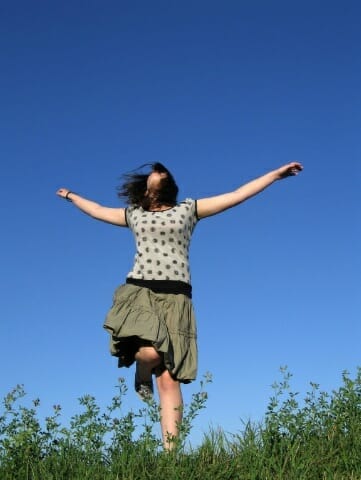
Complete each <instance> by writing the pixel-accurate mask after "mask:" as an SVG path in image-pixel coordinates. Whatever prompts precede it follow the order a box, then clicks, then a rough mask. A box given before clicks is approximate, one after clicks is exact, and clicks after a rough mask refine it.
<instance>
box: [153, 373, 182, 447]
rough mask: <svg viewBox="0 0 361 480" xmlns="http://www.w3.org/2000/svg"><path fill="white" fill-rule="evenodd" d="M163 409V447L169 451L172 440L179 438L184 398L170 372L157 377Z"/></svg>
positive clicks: (161, 421)
mask: <svg viewBox="0 0 361 480" xmlns="http://www.w3.org/2000/svg"><path fill="white" fill-rule="evenodd" d="M157 386H158V392H159V399H160V407H161V412H160V413H161V419H160V424H161V428H162V437H163V445H164V448H165V449H167V450H171V449H172V447H173V442H172V438H173V437H177V436H178V424H179V423H180V422H181V420H182V409H183V398H182V392H181V388H180V383H179V382H178V381H177V380H174V379H173V378H172V376H171V375H170V373H169V372H168V370H164V372H162V373H161V374H160V375H158V376H157Z"/></svg>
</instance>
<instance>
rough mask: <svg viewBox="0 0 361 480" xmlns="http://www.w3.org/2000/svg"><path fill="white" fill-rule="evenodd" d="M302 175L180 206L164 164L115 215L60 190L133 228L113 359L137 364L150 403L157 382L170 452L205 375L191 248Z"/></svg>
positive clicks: (132, 180) (140, 387) (131, 189)
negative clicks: (211, 222)
mask: <svg viewBox="0 0 361 480" xmlns="http://www.w3.org/2000/svg"><path fill="white" fill-rule="evenodd" d="M301 170H302V165H301V164H300V163H298V162H291V163H288V164H287V165H284V166H282V167H280V168H278V169H276V170H273V171H271V172H269V173H266V174H265V175H263V176H261V177H259V178H256V179H255V180H252V181H250V182H248V183H246V184H244V185H242V186H241V187H239V188H238V189H237V190H235V191H232V192H229V193H225V194H222V195H217V196H214V197H209V198H203V199H198V200H193V199H186V200H184V201H182V202H180V203H178V201H177V195H178V187H177V184H176V182H175V180H174V178H173V176H172V174H171V173H170V172H169V170H167V169H166V168H165V167H164V166H163V165H162V164H161V163H154V164H151V171H150V172H148V173H146V174H142V173H131V174H127V175H125V181H124V183H123V185H122V186H121V187H120V188H119V196H120V197H121V198H125V199H126V202H127V207H126V208H109V207H104V206H102V205H99V204H98V203H95V202H93V201H91V200H87V199H86V198H83V197H81V196H80V195H78V194H77V193H74V192H72V191H71V190H68V189H67V188H60V189H59V190H58V191H57V195H59V196H60V197H62V198H64V199H66V200H69V201H70V202H72V203H73V204H74V205H75V206H76V207H77V208H79V209H80V210H81V211H83V212H84V213H86V214H87V215H90V216H91V217H93V218H95V219H97V220H102V221H104V222H107V223H111V224H113V225H117V226H121V227H128V228H130V229H131V231H132V232H133V234H134V238H135V243H136V253H135V258H134V264H133V268H132V270H131V271H130V272H129V273H128V275H127V277H126V282H125V283H124V284H123V285H121V286H120V287H118V289H117V290H116V291H115V294H114V299H113V305H112V308H111V309H110V311H109V313H108V315H107V317H106V320H105V324H104V328H105V329H106V330H107V331H108V332H109V333H110V336H111V354H112V355H114V356H116V357H118V364H119V367H123V366H125V367H129V366H130V365H132V364H133V363H134V362H135V363H136V368H135V382H134V383H135V390H136V392H137V393H138V395H139V396H140V398H141V399H143V400H148V399H150V398H151V397H152V396H153V380H152V379H153V375H154V376H155V378H156V384H157V388H158V393H159V399H160V406H161V429H162V438H163V443H164V447H165V448H166V449H170V448H172V443H173V442H172V439H174V438H176V437H177V435H178V426H179V424H180V422H181V419H182V405H183V400H182V393H181V388H180V384H181V383H189V382H191V381H192V380H194V379H195V378H196V373H197V334H196V322H195V316H194V312H193V305H192V300H191V299H192V286H191V277H190V268H189V244H190V240H191V236H192V232H193V230H194V227H195V225H196V223H197V222H198V220H200V219H202V218H205V217H209V216H211V215H215V214H218V213H220V212H223V211H224V210H227V209H229V208H231V207H235V206H236V205H238V204H240V203H242V202H244V201H245V200H248V199H249V198H251V197H253V196H255V195H257V194H258V193H260V192H262V191H263V190H264V189H266V188H267V187H269V186H270V185H272V184H273V183H275V182H276V181H277V180H281V179H283V178H286V177H289V176H294V175H297V174H298V173H299V172H300V171H301Z"/></svg>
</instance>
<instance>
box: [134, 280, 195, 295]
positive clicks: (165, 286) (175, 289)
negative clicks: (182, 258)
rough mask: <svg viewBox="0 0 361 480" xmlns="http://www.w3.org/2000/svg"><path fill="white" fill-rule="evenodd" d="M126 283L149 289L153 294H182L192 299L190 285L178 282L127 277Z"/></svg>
mask: <svg viewBox="0 0 361 480" xmlns="http://www.w3.org/2000/svg"><path fill="white" fill-rule="evenodd" d="M126 283H131V284H132V285H137V287H145V288H149V289H150V290H152V292H154V293H175V294H183V295H186V296H187V297H189V298H192V285H190V284H189V283H186V282H181V281H179V280H142V279H140V278H131V277H128V278H127V280H126Z"/></svg>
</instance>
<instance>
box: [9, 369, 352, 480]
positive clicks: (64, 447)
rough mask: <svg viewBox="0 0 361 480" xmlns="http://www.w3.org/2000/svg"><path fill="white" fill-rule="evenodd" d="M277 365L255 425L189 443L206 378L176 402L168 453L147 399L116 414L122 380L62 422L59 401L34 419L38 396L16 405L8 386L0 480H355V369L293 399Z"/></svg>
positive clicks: (17, 395)
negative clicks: (178, 409)
mask: <svg viewBox="0 0 361 480" xmlns="http://www.w3.org/2000/svg"><path fill="white" fill-rule="evenodd" d="M281 371H282V378H281V381H279V382H277V383H275V384H274V385H273V396H272V397H271V398H270V400H269V403H268V407H267V410H266V412H265V420H264V421H263V422H262V423H260V424H252V423H251V422H248V423H246V424H244V426H243V429H242V430H241V431H239V432H236V433H234V434H225V433H224V432H223V431H222V430H220V429H219V430H209V432H208V433H207V434H206V435H205V436H204V438H203V440H202V443H201V444H200V445H199V446H197V447H196V448H191V447H189V445H187V439H188V437H189V433H190V431H191V428H192V422H193V421H194V418H195V417H196V416H197V415H198V414H199V413H200V411H201V410H202V409H203V408H205V406H206V401H207V394H206V392H205V391H204V387H205V386H206V384H207V383H208V382H209V381H210V378H209V377H206V378H205V379H204V381H202V382H201V388H200V391H199V392H198V393H196V394H194V395H193V397H192V400H191V403H190V405H188V406H187V407H186V409H185V412H184V421H183V422H182V425H181V426H180V432H181V433H180V437H179V439H178V440H177V441H175V443H174V449H173V450H172V451H171V452H165V451H163V449H162V446H161V442H160V439H159V438H158V437H157V435H156V434H155V433H154V431H155V428H154V427H155V426H157V425H158V421H159V415H160V412H159V410H158V407H157V406H156V405H155V403H149V404H148V405H146V407H145V408H143V409H142V410H140V411H139V412H133V411H129V412H127V413H125V414H123V413H122V408H121V407H122V402H123V399H124V396H125V395H126V386H125V384H124V381H123V380H120V383H119V387H118V388H119V390H118V392H117V395H116V396H115V397H114V398H113V399H112V402H111V405H109V406H108V407H106V409H105V410H104V411H101V409H100V407H99V406H98V405H97V403H96V400H95V398H93V397H91V396H89V395H85V396H84V397H82V398H80V399H79V402H80V406H81V412H80V413H79V414H76V415H74V416H73V417H72V418H71V419H70V422H69V426H67V427H65V426H63V425H62V424H61V421H60V417H61V407H60V406H58V405H56V406H54V407H53V412H52V415H51V416H49V417H47V418H45V419H42V420H41V419H39V418H38V407H39V400H34V401H33V402H32V405H31V407H26V406H24V405H23V403H24V402H23V400H24V397H25V392H24V390H23V387H22V386H17V387H16V388H14V390H13V391H12V392H10V393H9V394H8V395H7V396H6V397H5V398H4V400H3V409H2V411H1V415H0V479H1V480H35V479H36V480H40V479H44V480H63V479H69V480H87V479H89V480H90V479H91V480H98V479H99V480H100V479H102V480H108V479H109V480H110V479H111V480H117V479H119V480H120V479H126V480H136V479H158V480H162V479H170V480H173V479H174V480H178V479H179V480H180V479H185V480H196V479H199V480H200V479H202V480H204V479H210V480H216V479H224V480H228V479H229V480H237V479H240V480H278V479H284V480H317V479H320V480H321V479H322V480H323V479H325V480H326V479H327V480H328V479H330V480H331V479H333V480H341V479H348V480H361V368H359V369H358V371H357V374H356V376H355V378H353V379H352V378H350V375H349V374H348V373H347V372H344V373H343V374H342V384H341V387H340V388H339V389H338V390H334V391H332V392H331V393H326V392H323V391H320V389H319V386H318V385H316V384H313V383H311V384H310V391H309V392H308V393H307V394H306V396H305V398H303V399H302V400H300V399H299V398H298V394H296V393H294V392H292V390H291V388H290V379H291V375H290V373H289V372H288V370H287V369H286V368H283V369H281ZM139 424H140V425H141V427H140V431H139Z"/></svg>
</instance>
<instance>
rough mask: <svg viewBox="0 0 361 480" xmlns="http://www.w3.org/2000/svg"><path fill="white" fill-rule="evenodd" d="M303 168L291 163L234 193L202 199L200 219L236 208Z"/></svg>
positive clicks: (199, 209)
mask: <svg viewBox="0 0 361 480" xmlns="http://www.w3.org/2000/svg"><path fill="white" fill-rule="evenodd" d="M302 168H303V167H302V165H301V164H300V163H298V162H291V163H288V164H287V165H283V166H282V167H280V168H277V169H276V170H272V172H269V173H266V174H265V175H262V176H261V177H258V178H256V179H255V180H252V181H250V182H248V183H246V184H244V185H242V186H241V187H239V188H237V190H234V191H233V192H229V193H224V194H223V195H217V196H215V197H209V198H203V199H200V200H198V201H197V212H198V217H199V218H204V217H209V216H210V215H216V214H217V213H220V212H223V211H224V210H227V209H228V208H231V207H235V206H236V205H239V204H240V203H242V202H244V201H245V200H248V199H249V198H251V197H254V196H255V195H257V194H258V193H260V192H262V191H263V190H265V189H266V188H267V187H269V186H270V185H272V183H274V182H275V181H277V180H281V179H283V178H286V177H290V176H294V175H297V174H298V173H299V172H300V171H301V170H302Z"/></svg>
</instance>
